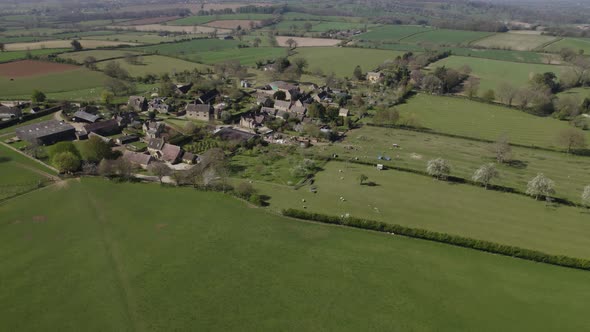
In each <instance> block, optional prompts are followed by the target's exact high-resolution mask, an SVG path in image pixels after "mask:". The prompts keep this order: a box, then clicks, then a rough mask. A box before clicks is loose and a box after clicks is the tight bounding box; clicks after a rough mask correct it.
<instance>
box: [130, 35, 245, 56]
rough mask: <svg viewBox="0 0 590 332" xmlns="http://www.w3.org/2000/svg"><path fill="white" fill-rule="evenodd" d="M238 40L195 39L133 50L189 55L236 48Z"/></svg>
mask: <svg viewBox="0 0 590 332" xmlns="http://www.w3.org/2000/svg"><path fill="white" fill-rule="evenodd" d="M239 44H240V42H238V41H237V40H220V39H213V38H208V39H195V40H190V41H185V42H180V43H171V44H164V45H153V46H144V47H134V48H133V50H137V51H140V52H146V53H158V54H162V55H171V56H183V57H184V56H191V55H195V54H197V53H199V52H205V51H219V50H224V49H229V48H237V47H238V45H239Z"/></svg>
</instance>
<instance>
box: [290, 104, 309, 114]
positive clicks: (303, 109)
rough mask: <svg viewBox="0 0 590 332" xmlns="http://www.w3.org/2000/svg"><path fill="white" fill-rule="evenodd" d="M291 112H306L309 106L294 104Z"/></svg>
mask: <svg viewBox="0 0 590 332" xmlns="http://www.w3.org/2000/svg"><path fill="white" fill-rule="evenodd" d="M291 112H294V113H297V114H305V112H307V108H306V107H305V106H296V105H294V106H292V107H291Z"/></svg>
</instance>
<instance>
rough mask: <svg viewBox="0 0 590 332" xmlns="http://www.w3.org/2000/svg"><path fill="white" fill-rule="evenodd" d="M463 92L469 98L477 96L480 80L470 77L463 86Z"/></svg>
mask: <svg viewBox="0 0 590 332" xmlns="http://www.w3.org/2000/svg"><path fill="white" fill-rule="evenodd" d="M463 91H464V92H465V94H466V95H467V97H469V98H473V97H475V96H477V92H478V91H479V80H478V79H477V78H475V77H469V78H468V79H467V81H465V83H464V84H463Z"/></svg>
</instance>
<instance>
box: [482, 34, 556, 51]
mask: <svg viewBox="0 0 590 332" xmlns="http://www.w3.org/2000/svg"><path fill="white" fill-rule="evenodd" d="M554 40H556V37H552V36H542V35H531V34H518V33H497V34H495V35H493V36H490V37H487V38H484V39H480V40H478V41H477V42H475V43H474V44H473V45H477V46H481V47H487V48H499V49H507V50H515V51H532V50H535V49H539V48H542V46H543V45H545V44H547V43H550V42H551V41H554Z"/></svg>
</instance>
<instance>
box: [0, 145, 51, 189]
mask: <svg viewBox="0 0 590 332" xmlns="http://www.w3.org/2000/svg"><path fill="white" fill-rule="evenodd" d="M44 173H48V174H49V175H55V174H54V173H53V171H51V170H50V169H48V168H46V167H43V166H42V165H40V164H38V163H36V162H34V161H32V160H30V159H28V158H27V157H25V156H23V155H21V154H19V153H17V152H16V151H13V150H11V149H9V148H8V147H6V146H5V145H4V144H2V143H0V201H1V200H3V199H5V198H8V197H11V196H13V195H18V194H21V193H24V192H27V191H29V190H33V189H35V188H37V187H38V186H40V185H43V184H48V183H49V182H50V180H51V179H50V178H49V177H48V176H45V175H44Z"/></svg>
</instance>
